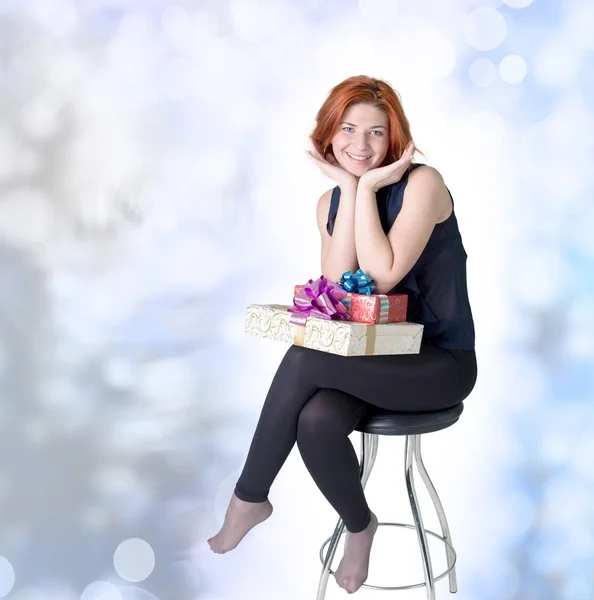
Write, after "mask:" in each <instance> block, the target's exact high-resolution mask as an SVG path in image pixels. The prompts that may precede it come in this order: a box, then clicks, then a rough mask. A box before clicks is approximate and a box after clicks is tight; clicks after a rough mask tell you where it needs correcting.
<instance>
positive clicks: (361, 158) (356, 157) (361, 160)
mask: <svg viewBox="0 0 594 600" xmlns="http://www.w3.org/2000/svg"><path fill="white" fill-rule="evenodd" d="M346 154H347V156H348V157H349V158H350V159H351V160H352V161H353V162H356V163H358V164H365V163H366V162H368V161H369V160H370V159H371V155H365V154H351V153H350V152H346Z"/></svg>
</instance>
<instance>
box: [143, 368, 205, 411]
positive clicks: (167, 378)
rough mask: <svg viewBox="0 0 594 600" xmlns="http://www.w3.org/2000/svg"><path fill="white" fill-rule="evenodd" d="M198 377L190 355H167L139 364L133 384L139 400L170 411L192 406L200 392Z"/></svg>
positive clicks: (155, 407)
mask: <svg viewBox="0 0 594 600" xmlns="http://www.w3.org/2000/svg"><path fill="white" fill-rule="evenodd" d="M198 378H199V375H198V374H197V372H196V369H195V364H194V362H193V361H192V359H191V358H190V360H186V359H185V358H183V357H182V358H179V357H175V358H167V359H163V360H159V361H154V362H150V363H145V364H142V365H139V366H138V369H137V371H136V380H135V386H134V387H135V390H136V392H137V395H138V398H139V399H140V402H142V403H144V404H150V405H151V406H152V407H153V408H154V409H155V410H158V411H159V412H161V413H171V412H178V411H182V410H184V409H190V408H192V406H193V404H194V402H195V397H196V394H198V393H199V389H198Z"/></svg>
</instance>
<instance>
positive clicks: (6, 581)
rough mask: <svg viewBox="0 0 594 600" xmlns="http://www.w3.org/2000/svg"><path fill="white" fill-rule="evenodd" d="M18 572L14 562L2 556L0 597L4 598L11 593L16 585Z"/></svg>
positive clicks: (0, 560) (0, 561) (0, 558)
mask: <svg viewBox="0 0 594 600" xmlns="http://www.w3.org/2000/svg"><path fill="white" fill-rule="evenodd" d="M15 579H16V574H15V572H14V567H13V566H12V563H11V562H10V561H9V560H8V559H7V558H4V556H0V598H4V597H6V596H8V594H10V591H11V590H12V588H13V587H14V582H15Z"/></svg>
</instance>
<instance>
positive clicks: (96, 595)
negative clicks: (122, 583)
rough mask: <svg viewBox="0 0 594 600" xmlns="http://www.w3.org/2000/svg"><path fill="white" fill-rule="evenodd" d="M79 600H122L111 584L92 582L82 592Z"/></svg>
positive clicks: (116, 589)
mask: <svg viewBox="0 0 594 600" xmlns="http://www.w3.org/2000/svg"><path fill="white" fill-rule="evenodd" d="M80 600H122V595H121V594H120V591H119V590H118V588H117V587H116V586H115V585H114V584H113V583H109V582H108V581H93V583H89V585H88V586H87V587H86V588H85V589H84V590H83V593H82V594H81V596H80Z"/></svg>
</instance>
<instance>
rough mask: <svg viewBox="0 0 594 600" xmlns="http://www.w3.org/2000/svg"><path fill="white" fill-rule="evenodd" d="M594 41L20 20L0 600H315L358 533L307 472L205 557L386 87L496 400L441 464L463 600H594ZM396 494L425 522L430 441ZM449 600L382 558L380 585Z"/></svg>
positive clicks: (393, 473)
mask: <svg viewBox="0 0 594 600" xmlns="http://www.w3.org/2000/svg"><path fill="white" fill-rule="evenodd" d="M592 31H594V5H593V4H592V2H589V1H588V0H534V1H533V2H531V1H530V0H507V1H506V2H500V1H497V0H450V1H448V2H442V1H441V0H420V1H416V2H414V3H413V2H404V1H400V2H398V1H396V0H359V1H358V2H357V1H355V0H233V1H214V0H211V1H208V0H192V1H184V0H177V1H176V2H168V1H165V0H0V292H1V293H0V375H1V379H0V386H1V405H0V440H1V442H0V443H1V452H0V461H1V469H0V598H8V599H9V600H79V599H80V600H195V599H200V600H239V599H240V598H258V599H259V600H269V599H270V600H272V599H277V598H280V597H282V598H285V599H287V600H293V599H297V598H299V599H303V598H313V597H315V590H316V588H317V580H318V576H319V572H320V567H321V564H320V561H319V558H318V550H319V547H320V545H321V543H322V542H323V541H324V539H325V538H326V537H327V536H329V535H330V534H331V533H332V530H333V528H334V525H335V522H336V518H337V515H336V513H335V512H334V511H333V509H332V508H331V507H330V506H329V505H328V504H327V502H326V501H325V499H324V498H323V496H322V495H321V493H320V492H319V491H318V489H317V488H316V486H315V484H314V483H313V481H312V480H311V479H310V478H309V475H308V474H307V471H306V469H305V467H304V466H303V463H302V462H301V459H300V456H299V453H298V450H297V448H295V449H294V451H293V453H292V454H291V455H290V457H289V459H288V460H287V462H286V464H285V466H284V468H283V470H282V471H281V473H280V475H279V477H278V478H277V480H276V481H275V484H274V486H273V488H272V491H271V501H272V503H273V505H274V506H275V512H274V514H273V516H272V518H271V519H270V520H269V521H267V522H266V523H265V524H263V525H261V526H260V527H259V528H257V529H255V530H253V531H252V532H251V533H250V534H249V535H248V537H246V538H245V540H244V541H243V543H242V544H241V545H240V546H239V547H238V548H237V549H236V550H235V551H233V552H231V553H228V554H226V555H222V556H221V555H214V554H213V553H211V552H210V550H209V547H208V545H207V543H206V539H207V538H208V537H210V536H212V535H213V534H214V533H216V532H217V531H218V529H219V527H220V525H221V523H222V519H223V516H224V512H225V509H226V507H227V503H228V501H229V498H230V495H231V492H232V489H233V486H234V484H235V481H236V479H237V477H238V475H239V472H240V470H241V468H242V466H243V462H244V460H245V456H246V454H247V450H248V447H249V443H250V440H251V436H252V434H253V430H254V428H255V425H256V422H257V418H258V416H259V410H260V408H261V405H262V402H263V400H264V398H265V395H266V392H267V390H268V387H269V384H270V381H271V379H272V377H273V375H274V373H275V371H276V368H277V366H278V364H279V362H280V360H281V359H282V356H283V355H284V353H285V352H286V350H287V349H288V348H287V346H285V345H284V344H281V343H276V342H270V341H266V340H262V339H259V338H252V337H250V336H247V335H245V334H244V332H243V325H244V311H245V307H246V306H247V304H249V303H257V302H262V303H269V302H278V303H290V301H291V297H292V288H293V285H294V284H296V283H304V282H305V281H307V280H308V279H310V278H317V277H319V275H320V265H319V248H320V239H319V233H318V231H317V226H316V222H315V207H316V203H317V199H318V198H319V196H320V195H321V194H322V193H323V192H324V191H326V190H327V189H329V188H330V187H333V186H334V182H332V181H330V180H328V179H327V178H325V177H324V176H323V175H322V174H321V173H320V172H319V171H316V168H315V167H314V166H313V165H312V164H311V162H310V161H309V160H308V159H307V157H306V155H305V152H304V150H305V149H306V148H307V136H308V134H309V132H310V131H311V129H312V128H313V125H314V119H315V114H316V111H317V110H318V108H319V106H320V105H321V103H322V102H323V101H324V99H325V98H326V95H327V93H328V92H329V90H330V89H331V88H332V86H334V85H335V84H337V83H338V82H339V81H342V80H343V79H344V78H346V77H349V76H351V75H358V74H367V75H371V76H375V77H379V78H382V79H385V80H387V81H388V82H389V83H391V84H392V85H393V86H394V87H395V88H396V89H397V91H398V92H399V94H400V95H401V98H402V101H403V104H404V108H405V110H406V112H407V115H408V117H409V120H410V122H411V127H412V132H413V136H414V139H415V142H416V143H417V145H418V146H419V147H420V148H421V149H422V150H423V151H424V153H425V156H424V157H423V156H421V155H417V160H418V161H420V162H425V163H427V164H430V165H432V166H434V167H435V168H437V169H438V170H439V171H440V172H441V173H442V175H443V176H444V179H445V181H446V184H447V185H448V187H449V189H450V190H451V192H452V194H453V197H454V200H455V208H456V214H457V216H458V221H459V224H460V228H461V232H462V237H463V240H464V244H465V247H466V250H467V252H468V255H469V258H468V277H469V292H470V299H471V304H472V307H473V312H474V316H475V322H476V332H477V353H478V360H479V380H478V383H477V386H476V387H475V390H474V391H473V393H472V395H471V396H470V397H469V398H468V399H467V401H466V402H465V407H466V408H465V412H464V414H463V415H462V418H461V419H460V421H459V422H458V423H457V424H456V426H455V427H452V428H449V429H447V430H445V431H442V432H437V433H435V434H432V435H430V436H424V438H423V450H424V458H425V464H426V465H427V468H428V469H429V473H430V474H431V476H432V479H433V481H434V483H435V485H436V486H437V489H438V492H439V493H440V496H441V499H442V501H443V503H444V505H445V508H446V511H447V514H448V517H449V520H450V527H451V530H452V536H453V540H454V544H455V546H456V549H457V552H458V567H457V569H458V585H459V592H458V595H457V598H459V600H520V599H521V600H553V599H554V600H589V599H592V598H594V591H593V590H594V485H593V484H594V468H593V466H592V457H594V436H593V435H592V430H593V426H594V411H593V408H592V398H593V397H594V396H593V392H594V364H593V363H594V324H593V323H594V320H593V319H592V313H593V309H594V277H593V276H592V273H593V272H594V210H593V193H592V191H593V176H592V169H591V164H592V159H593V155H594V152H593V146H594V36H593V35H592ZM395 393H397V390H395ZM351 439H352V440H353V442H354V444H355V447H356V448H357V450H358V448H359V434H358V433H354V434H353V435H352V437H351ZM417 480H418V481H419V485H420V479H418V478H417ZM367 490H368V498H369V502H370V505H371V506H372V508H373V509H374V510H375V511H376V512H377V513H378V515H379V517H380V521H396V522H408V523H410V522H412V521H411V514H410V508H409V506H408V503H407V499H406V491H405V485H404V458H403V440H401V439H397V438H391V439H382V440H381V442H380V454H379V457H378V460H377V463H376V467H375V470H374V473H373V474H372V477H371V479H370V481H369V484H368V488H367ZM420 493H421V502H425V504H424V505H423V506H424V507H426V508H425V510H424V515H425V521H426V526H427V527H428V528H431V529H432V530H433V531H439V529H438V523H437V518H436V517H435V515H434V514H433V513H432V511H431V505H430V504H427V502H429V497H428V495H427V494H425V495H423V492H422V491H421V492H420ZM431 543H432V544H433V542H431ZM431 548H432V549H433V548H435V551H434V566H435V569H436V573H439V572H441V570H440V568H442V567H444V566H445V556H442V554H445V553H444V552H443V549H442V548H441V547H440V546H439V545H436V546H433V545H432V546H431ZM339 556H340V553H339ZM338 558H339V557H338ZM336 564H337V563H335V565H336ZM422 580H423V577H422V570H421V564H420V558H419V556H418V546H417V541H416V538H415V536H414V532H412V535H411V534H410V532H407V531H406V530H397V529H394V528H383V529H380V531H379V533H378V535H377V539H376V545H375V546H374V551H373V554H372V567H371V572H370V578H369V581H368V582H369V583H372V584H379V585H407V584H412V583H416V582H420V581H422ZM437 590H438V595H439V596H443V597H445V596H446V595H447V594H448V591H447V579H444V580H442V581H440V582H438V584H437ZM344 593H345V592H344V591H343V590H340V589H339V588H338V587H337V586H336V584H335V583H334V581H333V580H332V579H331V580H330V583H329V587H328V593H327V598H328V599H332V598H341V597H343V594H344ZM374 594H375V595H377V592H373V591H368V590H365V589H362V590H360V591H359V592H358V595H359V597H361V598H371V597H375V595H374ZM400 595H401V596H402V597H403V598H411V599H415V598H417V599H422V598H425V592H424V590H423V589H422V588H421V589H416V590H412V591H410V592H400Z"/></svg>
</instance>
